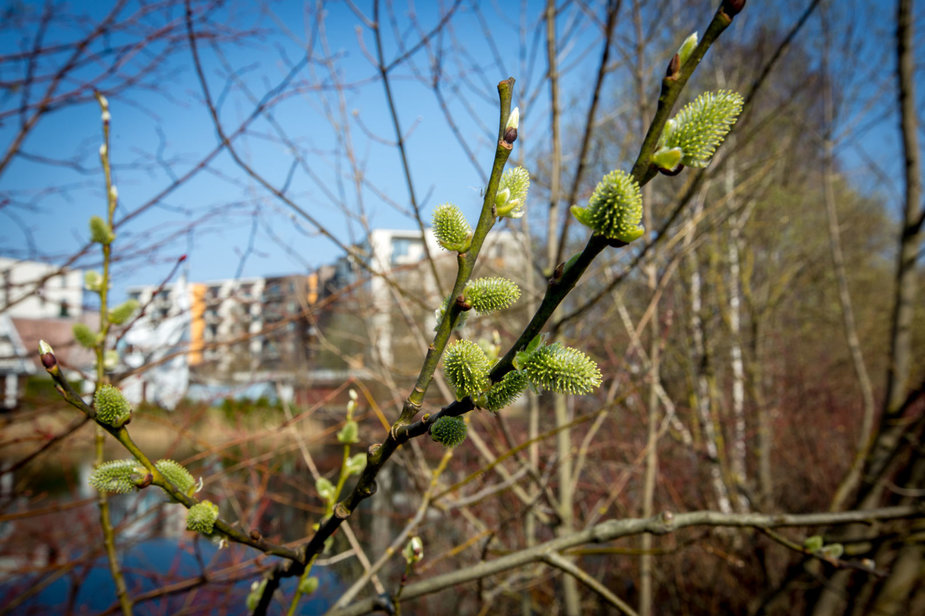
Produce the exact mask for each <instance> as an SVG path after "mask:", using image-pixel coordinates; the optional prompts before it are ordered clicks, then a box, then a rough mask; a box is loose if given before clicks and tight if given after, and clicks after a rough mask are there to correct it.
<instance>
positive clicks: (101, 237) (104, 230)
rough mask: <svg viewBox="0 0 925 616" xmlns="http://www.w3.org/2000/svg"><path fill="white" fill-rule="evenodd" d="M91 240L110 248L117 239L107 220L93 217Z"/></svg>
mask: <svg viewBox="0 0 925 616" xmlns="http://www.w3.org/2000/svg"><path fill="white" fill-rule="evenodd" d="M90 239H91V240H93V241H94V242H96V243H98V244H102V245H104V246H108V245H109V244H112V241H113V240H114V239H116V234H115V233H113V231H112V227H110V226H109V224H108V223H107V222H106V221H105V220H103V219H102V218H100V217H99V216H91V217H90Z"/></svg>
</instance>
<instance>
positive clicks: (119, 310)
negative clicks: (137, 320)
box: [109, 299, 138, 325]
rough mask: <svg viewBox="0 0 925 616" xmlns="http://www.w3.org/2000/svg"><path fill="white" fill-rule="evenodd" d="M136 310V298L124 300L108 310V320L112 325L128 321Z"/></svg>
mask: <svg viewBox="0 0 925 616" xmlns="http://www.w3.org/2000/svg"><path fill="white" fill-rule="evenodd" d="M136 310H138V300H136V299H130V300H126V301H125V302H122V303H121V304H119V305H118V306H116V307H115V308H113V309H112V310H110V311H109V322H110V323H113V324H114V325H122V324H123V323H125V322H126V321H128V319H129V317H131V316H132V314H133V313H134V312H135V311H136Z"/></svg>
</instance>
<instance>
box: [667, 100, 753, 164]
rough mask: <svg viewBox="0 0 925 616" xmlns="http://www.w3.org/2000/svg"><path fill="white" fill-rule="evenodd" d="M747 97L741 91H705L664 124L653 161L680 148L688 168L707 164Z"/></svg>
mask: <svg viewBox="0 0 925 616" xmlns="http://www.w3.org/2000/svg"><path fill="white" fill-rule="evenodd" d="M743 104H744V100H743V98H742V96H741V95H740V94H739V93H738V92H732V91H729V90H719V91H717V92H704V93H703V94H701V95H700V96H698V97H697V98H696V99H695V100H694V101H692V102H690V103H688V104H687V105H685V106H684V108H682V109H681V111H679V112H678V113H677V115H675V117H674V118H672V119H671V120H669V121H668V122H667V123H666V124H665V130H664V132H663V133H662V138H661V140H660V143H659V146H660V147H659V151H658V152H656V155H655V157H654V160H655V161H656V164H658V160H659V155H660V153H663V152H664V151H670V150H673V149H679V150H680V154H681V160H680V162H681V163H682V164H684V165H686V166H688V167H706V166H707V165H708V164H710V160H711V159H712V158H713V154H714V153H715V152H716V148H717V147H719V145H720V144H721V143H722V142H723V140H724V139H725V138H726V135H727V134H729V131H730V130H732V127H733V125H735V123H736V119H737V118H738V117H739V113H741V111H742V105H743Z"/></svg>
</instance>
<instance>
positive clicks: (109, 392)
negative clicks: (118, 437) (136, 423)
mask: <svg viewBox="0 0 925 616" xmlns="http://www.w3.org/2000/svg"><path fill="white" fill-rule="evenodd" d="M93 406H94V407H95V408H96V420H97V421H99V422H100V423H103V424H106V425H107V426H112V427H113V428H119V427H121V426H123V425H125V424H126V423H128V421H129V419H131V418H132V405H131V404H129V402H128V400H126V399H125V396H124V395H123V394H122V391H121V390H119V388H118V387H113V386H112V385H103V386H101V387H100V388H99V389H98V390H96V395H94V397H93Z"/></svg>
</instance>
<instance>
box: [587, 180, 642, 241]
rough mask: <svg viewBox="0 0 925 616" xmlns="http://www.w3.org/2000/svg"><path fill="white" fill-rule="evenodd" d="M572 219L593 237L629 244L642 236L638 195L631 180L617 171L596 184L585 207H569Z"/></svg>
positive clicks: (639, 195)
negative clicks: (593, 235) (592, 233)
mask: <svg viewBox="0 0 925 616" xmlns="http://www.w3.org/2000/svg"><path fill="white" fill-rule="evenodd" d="M572 215H574V216H575V218H576V219H577V220H578V222H580V223H581V224H583V225H585V226H586V227H588V228H590V229H591V230H592V231H594V233H595V234H596V235H603V236H604V237H606V238H608V239H612V240H619V241H621V242H626V243H629V242H632V241H633V240H635V239H638V238H639V237H641V236H642V234H643V233H645V229H644V228H643V227H642V225H640V224H639V223H640V221H641V220H642V192H641V191H640V190H639V184H638V183H637V182H636V180H635V179H633V177H632V176H631V175H630V174H628V173H626V172H625V171H622V170H620V169H617V170H615V171H611V172H610V173H608V174H607V175H605V176H604V178H603V179H602V180H601V181H600V183H598V185H597V188H595V189H594V193H593V194H592V195H591V198H590V199H589V200H588V207H578V206H577V205H573V206H572Z"/></svg>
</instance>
